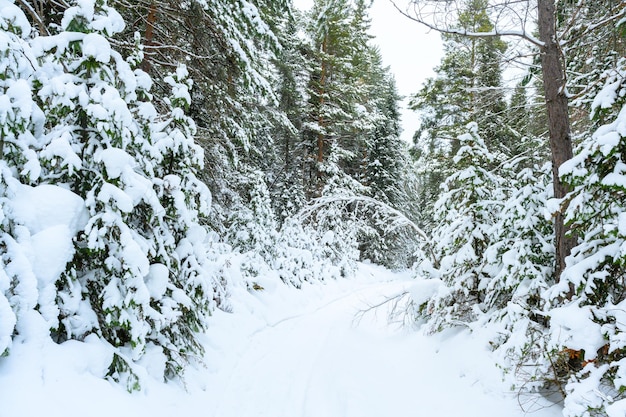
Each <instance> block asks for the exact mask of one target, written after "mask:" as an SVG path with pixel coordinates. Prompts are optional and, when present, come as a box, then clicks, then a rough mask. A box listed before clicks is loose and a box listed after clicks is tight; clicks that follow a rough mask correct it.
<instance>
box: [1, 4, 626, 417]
mask: <svg viewBox="0 0 626 417" xmlns="http://www.w3.org/2000/svg"><path fill="white" fill-rule="evenodd" d="M396 3H398V8H399V9H400V10H401V11H402V10H405V9H402V7H400V6H399V2H396ZM406 3H408V6H409V7H408V8H407V9H406V11H405V13H406V14H407V15H408V17H409V18H412V19H414V20H417V21H418V22H421V23H424V24H428V25H430V26H431V27H433V28H436V29H437V30H440V31H441V32H442V36H443V40H444V46H445V54H444V57H443V59H442V61H441V63H440V65H439V66H438V67H437V68H436V70H435V71H436V76H435V77H433V78H431V79H429V80H428V81H427V82H426V83H425V85H423V86H422V87H421V88H420V86H416V94H415V95H414V96H412V97H411V106H412V107H413V108H414V109H415V110H417V111H418V112H419V114H420V117H421V128H420V130H419V131H418V132H416V134H415V136H414V140H415V142H414V144H412V145H411V146H409V145H408V144H406V143H404V142H403V141H402V140H400V129H401V128H400V120H399V101H400V99H401V97H399V95H398V92H397V90H396V87H395V83H394V78H393V75H392V73H391V71H390V69H389V68H387V67H385V66H384V65H383V63H382V57H381V54H380V51H379V50H378V49H377V48H376V47H375V46H374V42H372V39H371V36H370V35H369V33H368V29H369V25H370V18H369V16H368V10H369V7H370V6H371V2H370V1H367V0H316V1H315V2H314V5H313V8H312V9H311V10H310V11H308V12H306V13H302V12H300V11H298V10H296V9H295V8H294V7H293V5H292V4H291V1H289V0H267V1H265V0H214V1H202V0H191V1H177V0H159V1H157V0H139V1H125V0H109V1H105V0H50V1H37V0H16V1H13V0H0V126H1V131H0V154H2V160H1V161H0V201H2V211H1V212H0V221H1V224H0V253H1V255H2V264H3V268H2V270H1V272H0V352H3V353H2V354H3V355H4V356H6V355H10V353H11V346H12V344H13V343H17V342H20V341H25V340H28V339H29V337H31V336H32V335H33V334H35V333H37V334H41V333H42V332H43V333H45V334H46V335H47V336H46V337H50V338H52V339H53V340H55V341H56V342H57V343H63V342H64V341H67V340H72V339H75V340H84V339H85V338H86V337H88V336H90V335H96V336H97V337H98V338H100V339H101V340H103V341H105V342H106V343H108V344H110V345H111V346H112V347H113V348H114V349H115V355H114V359H113V361H112V363H111V364H110V367H109V373H108V377H109V378H110V379H112V380H115V381H119V382H121V383H122V384H124V385H125V386H126V387H127V388H128V389H129V390H135V389H140V387H141V380H140V378H139V377H138V372H137V369H138V368H139V367H141V366H142V365H141V360H142V358H144V357H146V356H148V355H152V356H155V355H156V356H158V357H160V358H162V362H163V367H162V375H160V378H162V379H164V380H171V379H179V378H183V376H184V371H185V368H186V367H188V366H190V365H194V364H197V363H198V362H200V361H201V359H200V358H201V356H202V350H203V347H202V344H201V343H200V342H199V340H198V335H199V334H201V333H203V332H210V329H207V328H206V319H207V317H208V316H209V315H210V314H211V312H212V311H214V310H215V309H222V310H226V311H228V310H229V309H230V308H231V307H230V305H229V300H228V293H229V288H230V287H231V286H232V285H233V283H234V282H240V283H244V285H246V286H247V287H248V289H249V290H250V291H260V290H263V285H264V282H267V280H268V279H272V280H277V281H282V282H284V283H285V284H287V285H293V286H296V287H298V286H300V285H302V283H303V282H305V281H316V280H320V281H323V280H328V279H334V278H341V277H349V276H350V275H352V274H354V271H355V265H356V262H357V261H364V260H369V261H371V262H374V263H378V264H382V265H385V266H387V267H389V268H409V267H412V268H414V271H415V276H416V279H417V280H419V281H420V282H422V281H423V282H422V284H420V285H421V288H422V289H423V291H421V292H420V293H419V294H407V295H406V296H409V295H411V298H410V299H409V300H408V302H407V303H406V308H405V309H404V310H403V311H404V314H406V315H407V316H408V317H410V318H411V319H413V320H414V321H415V322H417V323H423V324H425V326H426V328H427V329H428V330H429V331H433V332H434V331H439V330H441V329H444V328H446V327H451V326H467V327H470V328H476V329H478V328H488V329H490V331H491V332H492V348H493V349H494V350H495V351H496V352H497V354H498V357H499V358H500V359H499V360H500V361H501V366H502V367H503V369H504V370H505V371H507V372H509V373H512V374H514V375H515V378H516V380H517V381H518V384H519V386H518V388H517V389H521V390H532V391H539V392H542V393H545V394H546V395H556V396H560V397H562V398H563V399H564V401H565V403H564V404H565V413H566V415H568V416H587V415H596V414H597V415H605V414H606V412H607V410H610V409H611V407H614V408H615V407H618V406H619V407H622V406H623V401H622V400H623V393H624V391H625V390H626V383H625V382H624V378H625V372H626V366H625V362H624V361H626V338H625V337H624V330H625V326H626V321H625V320H623V315H624V308H623V307H624V306H625V305H626V301H625V300H626V293H625V291H624V288H626V287H625V284H626V283H625V282H624V279H625V274H626V271H625V270H624V265H625V264H626V261H625V260H626V249H625V248H626V246H625V245H626V215H625V214H624V213H625V210H624V207H625V205H626V201H625V200H624V196H625V195H626V194H625V192H626V181H625V178H624V174H625V171H626V169H625V167H626V165H625V164H624V162H623V158H622V152H623V150H624V146H626V145H625V144H626V141H625V140H624V136H626V114H625V113H623V112H622V106H623V104H624V100H625V96H626V89H625V82H624V76H625V74H626V61H625V58H624V54H625V52H626V51H625V45H624V37H625V35H624V28H625V27H626V26H624V24H623V22H624V19H625V15H626V7H625V6H626V3H624V2H622V1H615V0H602V1H593V2H592V1H585V0H576V1H575V0H572V1H564V2H553V1H546V0H539V1H537V2H534V1H528V2H526V1H522V2H506V1H502V2H497V1H487V0H464V1H457V2H446V5H445V7H443V6H442V4H441V2H436V1H434V2H433V1H417V0H414V1H412V2H406ZM426 16H428V17H429V18H432V19H431V20H428V21H427V19H425V17H426ZM416 24H417V23H416ZM535 27H536V28H537V29H535ZM416 48H418V46H416ZM512 64H515V65H516V66H519V65H520V64H522V65H523V68H524V78H523V81H521V82H519V83H517V84H515V85H511V83H510V82H508V81H505V80H504V76H503V74H504V73H505V72H506V71H507V68H508V66H509V65H512ZM54 200H57V201H58V202H59V206H58V207H57V211H56V212H54V214H53V215H51V216H50V217H49V219H52V220H54V221H52V220H50V221H48V222H45V221H39V220H35V219H34V217H35V216H36V215H41V213H42V212H36V210H37V209H41V208H42V207H48V208H49V205H50V201H54ZM39 204H41V206H38V205H39ZM59 211H61V212H63V213H65V214H66V215H65V217H63V216H59V215H58V212H59ZM43 213H48V214H50V212H45V211H44V212H43ZM31 214H32V216H31ZM62 217H63V218H62ZM55 239H56V240H57V241H58V242H60V243H59V247H61V248H62V249H63V250H62V251H61V250H60V251H59V253H58V255H57V257H56V258H55V262H52V264H53V265H52V267H49V268H47V269H45V268H42V267H39V266H38V265H39V262H40V261H41V260H42V255H41V254H40V253H39V251H38V248H39V247H42V246H38V244H41V245H43V246H45V245H44V244H43V243H41V242H44V243H45V242H49V241H50V240H55ZM47 266H50V263H49V264H47ZM44 269H45V270H44ZM155 352H156V353H155ZM620 404H621V405H620Z"/></svg>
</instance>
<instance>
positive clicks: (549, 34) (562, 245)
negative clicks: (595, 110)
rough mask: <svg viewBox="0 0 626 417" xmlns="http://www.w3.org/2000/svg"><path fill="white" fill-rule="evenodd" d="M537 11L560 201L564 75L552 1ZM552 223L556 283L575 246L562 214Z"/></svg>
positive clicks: (565, 129) (567, 143) (567, 130)
mask: <svg viewBox="0 0 626 417" xmlns="http://www.w3.org/2000/svg"><path fill="white" fill-rule="evenodd" d="M538 7H539V15H538V17H539V19H538V29H539V39H540V40H541V42H543V46H542V47H541V71H542V78H543V86H544V90H545V100H546V110H547V114H548V131H549V133H550V151H551V153H552V176H553V180H554V196H555V197H556V198H562V197H564V196H565V195H566V194H567V192H568V187H567V185H566V184H564V183H562V182H561V179H560V177H559V168H560V167H561V165H563V163H564V162H565V161H567V160H569V159H571V158H572V157H573V151H572V137H571V127H570V120H569V113H568V102H567V95H566V90H565V73H564V70H563V59H562V54H561V50H560V47H559V44H558V41H557V39H556V11H555V1H554V0H538ZM554 221H555V225H554V227H555V235H556V242H555V246H556V280H557V282H558V281H559V279H560V276H561V272H562V271H563V269H564V268H565V258H566V257H567V256H568V255H569V254H570V253H571V251H572V248H573V247H574V246H575V245H576V239H575V238H574V237H568V236H567V232H568V227H567V226H566V225H565V222H564V219H563V214H562V213H558V214H557V215H556V217H555V220H554Z"/></svg>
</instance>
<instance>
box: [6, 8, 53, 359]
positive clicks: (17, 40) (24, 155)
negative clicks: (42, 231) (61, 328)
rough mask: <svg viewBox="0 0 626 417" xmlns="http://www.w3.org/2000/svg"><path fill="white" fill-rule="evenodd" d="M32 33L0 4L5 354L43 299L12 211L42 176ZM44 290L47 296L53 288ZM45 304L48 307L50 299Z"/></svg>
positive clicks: (40, 115)
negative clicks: (24, 190)
mask: <svg viewBox="0 0 626 417" xmlns="http://www.w3.org/2000/svg"><path fill="white" fill-rule="evenodd" d="M30 35H31V27H30V24H29V23H28V20H27V19H26V17H25V15H24V14H23V13H22V12H21V10H19V9H18V8H17V7H16V6H15V5H14V4H13V3H12V2H9V1H6V0H0V266H1V268H0V355H4V354H7V353H8V352H9V348H10V346H11V342H12V339H13V337H14V336H15V335H17V334H21V335H22V336H23V337H25V336H26V335H27V333H28V331H29V329H28V323H29V322H31V323H32V322H33V317H32V315H33V313H34V310H35V309H36V308H37V304H38V301H39V290H38V282H37V276H36V275H35V273H34V272H33V270H32V265H31V260H32V259H30V258H29V256H28V255H29V254H28V250H27V248H26V247H24V246H22V245H21V244H20V243H18V240H20V241H28V242H29V241H30V237H31V236H30V233H29V230H28V229H27V228H26V227H24V226H22V225H16V221H15V216H14V214H16V213H15V210H14V208H13V207H11V206H12V203H13V200H14V198H15V196H16V194H17V193H19V192H20V191H22V190H21V186H22V184H21V182H22V181H23V182H25V183H29V182H35V181H37V179H38V177H39V174H40V167H39V163H38V161H37V158H36V153H35V151H34V150H33V149H32V148H33V147H35V148H36V146H38V141H39V138H38V137H37V136H38V135H40V134H41V130H42V127H43V121H44V118H43V113H42V112H41V110H40V109H39V107H38V106H37V104H36V103H35V102H34V100H33V93H32V88H33V86H32V83H31V81H30V80H32V76H33V73H34V71H35V68H34V67H33V64H32V62H35V61H36V60H35V57H34V54H33V52H32V51H31V48H30V45H29V38H30ZM28 242H26V243H28ZM44 287H45V290H46V294H48V292H49V289H50V288H49V285H44ZM48 295H49V294H48ZM43 301H46V303H45V305H44V307H47V306H48V303H47V301H49V300H47V299H46V300H43ZM47 312H48V313H53V312H50V311H49V310H48V311H47ZM47 316H48V317H49V315H47ZM32 324H35V323H32Z"/></svg>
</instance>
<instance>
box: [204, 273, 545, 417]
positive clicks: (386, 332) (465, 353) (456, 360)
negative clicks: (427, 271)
mask: <svg viewBox="0 0 626 417" xmlns="http://www.w3.org/2000/svg"><path fill="white" fill-rule="evenodd" d="M318 285H319V284H318ZM409 285H410V281H407V280H403V279H400V280H392V281H387V282H380V281H378V282H371V281H369V282H363V280H359V279H356V280H354V282H353V284H352V285H347V286H346V285H342V286H341V290H340V291H338V292H335V291H337V286H336V285H332V284H331V285H327V286H323V285H322V287H324V288H323V289H322V290H321V292H322V293H324V292H328V293H327V294H322V297H318V298H317V299H315V301H314V302H312V303H310V304H309V305H307V306H306V307H305V308H303V306H301V305H299V306H295V310H296V311H289V309H282V316H281V315H280V314H279V315H278V317H274V318H273V319H270V320H267V322H266V325H264V326H261V327H260V328H257V329H256V330H254V331H252V332H250V333H249V338H248V340H247V342H246V346H245V347H244V348H241V349H240V350H239V353H238V354H237V359H236V360H235V361H234V362H233V366H231V367H230V369H228V370H223V371H222V372H219V375H215V376H216V377H218V378H217V379H218V380H221V382H219V381H217V380H216V382H218V385H219V386H220V387H221V388H220V390H219V391H220V393H219V396H218V397H219V400H218V401H217V404H216V407H215V408H214V410H215V412H214V413H213V414H210V415H211V416H213V417H262V416H267V417H387V416H393V417H402V416H407V417H409V416H411V417H417V416H424V417H426V416H433V415H436V416H438V417H447V416H449V417H459V416H481V417H503V416H506V417H515V416H522V415H524V412H523V411H522V409H521V408H520V406H519V402H518V398H517V396H516V394H515V393H510V392H505V389H504V387H503V384H502V382H501V376H500V374H499V370H497V369H496V368H495V366H494V365H493V363H492V362H491V361H489V358H488V351H487V349H486V347H485V346H480V343H479V341H474V342H472V341H471V338H470V337H464V338H463V339H462V341H463V342H467V343H461V344H459V343H456V342H458V340H456V338H457V334H456V333H454V334H453V333H449V334H447V335H441V336H436V337H427V336H424V335H422V334H421V333H420V332H415V331H413V330H408V329H399V328H398V326H393V325H392V326H390V325H389V323H388V322H387V310H385V309H379V310H373V311H369V312H368V313H366V314H365V315H363V316H362V317H360V319H359V320H355V318H356V317H357V316H360V315H359V313H360V312H363V311H364V310H367V309H368V308H369V306H371V305H375V304H377V303H379V302H380V301H381V300H382V299H384V298H385V297H388V296H391V295H395V294H398V293H401V292H402V291H404V290H405V289H406V288H407V287H408V286H409ZM307 290H310V289H308V288H307V289H305V290H304V291H307ZM317 290H318V291H320V290H319V288H318V289H317ZM309 300H310V299H309ZM446 339H448V341H449V343H447V342H446ZM544 413H545V414H544ZM533 415H534V416H552V415H554V410H545V409H543V410H540V411H538V412H537V413H533Z"/></svg>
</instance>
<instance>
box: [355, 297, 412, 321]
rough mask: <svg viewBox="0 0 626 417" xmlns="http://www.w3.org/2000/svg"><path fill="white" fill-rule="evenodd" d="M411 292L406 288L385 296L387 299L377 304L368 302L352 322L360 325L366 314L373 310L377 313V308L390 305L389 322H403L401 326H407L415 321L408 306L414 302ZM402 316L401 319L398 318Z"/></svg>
mask: <svg viewBox="0 0 626 417" xmlns="http://www.w3.org/2000/svg"><path fill="white" fill-rule="evenodd" d="M407 298H408V299H407ZM412 302H413V300H412V299H411V296H410V292H409V291H407V290H404V291H402V292H400V293H398V294H396V295H392V296H388V297H385V299H384V300H383V301H381V302H379V303H376V304H368V306H367V307H366V308H364V309H362V310H359V311H358V312H357V313H356V314H355V315H354V319H353V320H352V324H353V325H355V326H358V324H359V323H360V322H361V320H363V318H364V317H365V315H366V314H368V313H371V312H373V313H374V314H376V312H377V310H378V309H379V308H381V307H383V306H387V305H389V310H388V311H387V317H388V322H389V323H401V326H407V325H411V324H413V323H414V321H415V320H414V317H412V316H411V315H410V314H409V311H411V309H410V308H408V307H409V306H410V305H411V304H412ZM398 318H400V320H398Z"/></svg>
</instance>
